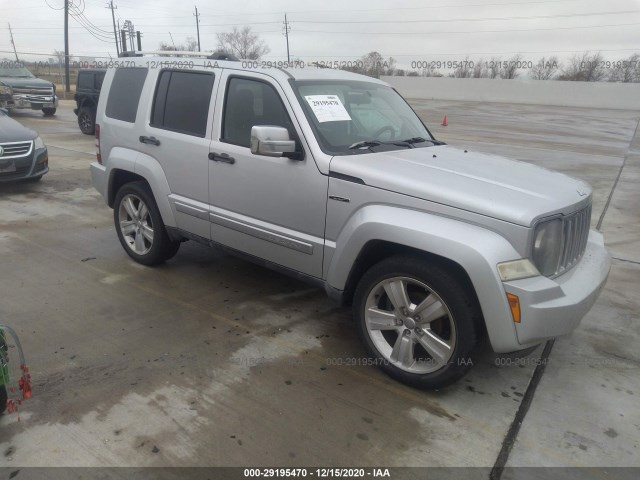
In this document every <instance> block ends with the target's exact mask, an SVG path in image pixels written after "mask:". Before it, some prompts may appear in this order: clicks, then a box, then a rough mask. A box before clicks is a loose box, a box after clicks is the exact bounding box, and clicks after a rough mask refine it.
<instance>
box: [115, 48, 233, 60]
mask: <svg viewBox="0 0 640 480" xmlns="http://www.w3.org/2000/svg"><path fill="white" fill-rule="evenodd" d="M144 55H149V56H156V57H157V56H171V57H196V58H207V59H209V60H228V61H231V62H239V61H240V59H239V58H238V57H236V56H235V55H233V54H232V53H227V52H188V51H184V50H153V51H139V50H127V51H124V52H122V53H121V54H120V56H121V57H142V56H144Z"/></svg>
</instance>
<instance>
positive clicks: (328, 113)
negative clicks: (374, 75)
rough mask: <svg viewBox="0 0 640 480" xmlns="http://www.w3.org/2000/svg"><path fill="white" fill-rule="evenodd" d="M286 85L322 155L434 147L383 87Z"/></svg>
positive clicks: (336, 83) (343, 82)
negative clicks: (313, 134) (290, 89)
mask: <svg viewBox="0 0 640 480" xmlns="http://www.w3.org/2000/svg"><path fill="white" fill-rule="evenodd" d="M291 83H292V85H293V88H294V90H295V91H296V95H297V96H298V99H299V101H300V104H301V105H302V108H303V109H304V111H305V114H306V116H307V119H308V120H309V123H310V124H311V126H312V127H313V129H314V131H315V133H316V137H317V138H318V141H319V142H320V145H321V147H322V150H323V151H324V152H325V153H328V154H330V155H353V154H358V153H369V152H371V151H379V150H399V149H405V148H416V147H421V146H424V147H426V146H432V145H433V144H434V143H432V141H433V137H432V136H431V134H430V133H429V131H428V130H427V128H426V127H425V126H424V124H423V123H422V121H421V120H420V119H419V118H418V116H417V115H416V114H415V112H414V111H413V110H412V109H411V107H409V105H408V104H407V102H406V101H405V100H404V99H403V98H402V97H401V96H400V95H399V94H398V93H397V92H396V91H395V90H393V89H392V88H390V87H388V86H386V85H380V84H376V83H372V82H360V81H348V80H331V81H319V80H318V81H293V82H291Z"/></svg>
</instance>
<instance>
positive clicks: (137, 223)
mask: <svg viewBox="0 0 640 480" xmlns="http://www.w3.org/2000/svg"><path fill="white" fill-rule="evenodd" d="M113 219H114V223H115V227H116V232H118V239H119V240H120V243H121V244H122V247H123V248H124V250H125V251H126V252H127V254H128V255H129V256H130V257H131V258H133V259H134V260H135V261H136V262H138V263H141V264H142V265H149V266H152V265H158V264H159V263H162V262H164V261H166V260H169V259H170V258H172V257H173V256H174V255H175V254H176V253H177V252H178V249H179V248H180V242H173V241H171V239H170V238H169V235H167V230H166V228H165V226H164V222H163V221H162V217H161V215H160V211H159V210H158V206H157V205H156V202H155V199H154V198H153V193H152V192H151V190H150V188H149V186H148V185H147V184H146V183H145V182H131V183H127V184H125V185H123V186H122V187H121V188H120V190H118V193H117V194H116V198H115V202H114V208H113Z"/></svg>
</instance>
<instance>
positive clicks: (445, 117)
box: [442, 115, 449, 127]
mask: <svg viewBox="0 0 640 480" xmlns="http://www.w3.org/2000/svg"><path fill="white" fill-rule="evenodd" d="M447 125H449V124H448V123H447V116H446V115H445V116H444V117H442V126H443V127H446V126H447Z"/></svg>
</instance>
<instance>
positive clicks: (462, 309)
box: [353, 256, 482, 389]
mask: <svg viewBox="0 0 640 480" xmlns="http://www.w3.org/2000/svg"><path fill="white" fill-rule="evenodd" d="M353 308H354V317H355V319H356V324H357V329H358V333H359V335H360V337H361V339H362V341H363V343H364V345H365V348H366V350H367V352H368V353H369V355H370V356H371V357H372V358H373V360H374V362H375V364H377V365H379V366H380V367H381V368H382V369H383V370H384V371H385V372H386V373H387V374H388V375H390V376H391V377H393V378H395V379H396V380H399V381H401V382H403V383H405V384H407V385H410V386H413V387H418V388H424V389H436V388H442V387H444V386H446V385H449V384H451V383H454V382H455V381H457V380H459V379H460V378H461V377H462V376H463V375H464V374H465V373H466V372H467V371H468V370H469V368H471V366H472V365H473V361H472V360H471V354H472V352H473V350H474V349H475V346H476V343H477V339H478V331H479V327H478V326H479V324H480V322H481V318H482V317H481V312H480V308H479V306H478V304H477V301H476V300H475V297H474V296H473V295H472V293H471V292H470V291H469V287H468V286H466V285H465V284H464V282H462V281H461V280H459V279H458V278H457V276H456V275H454V274H452V273H450V272H449V271H448V270H447V269H445V268H443V267H441V266H440V265H434V264H429V263H428V260H426V259H423V258H421V257H417V256H416V257H413V256H395V257H391V258H388V259H386V260H383V261H382V262H380V263H378V264H376V265H374V266H373V267H372V268H371V269H370V270H369V271H367V272H366V273H365V274H364V275H363V277H362V279H361V280H360V282H359V284H358V287H357V288H356V292H355V297H354V302H353Z"/></svg>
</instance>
